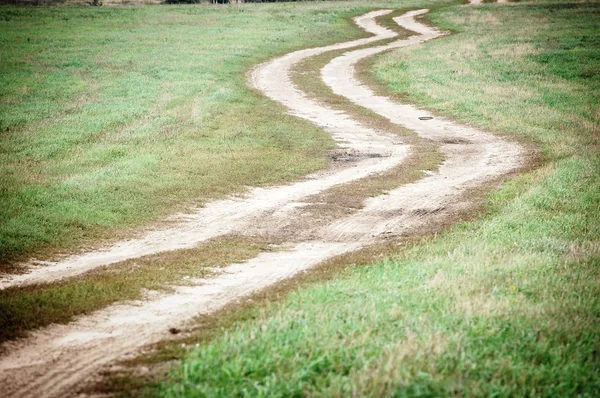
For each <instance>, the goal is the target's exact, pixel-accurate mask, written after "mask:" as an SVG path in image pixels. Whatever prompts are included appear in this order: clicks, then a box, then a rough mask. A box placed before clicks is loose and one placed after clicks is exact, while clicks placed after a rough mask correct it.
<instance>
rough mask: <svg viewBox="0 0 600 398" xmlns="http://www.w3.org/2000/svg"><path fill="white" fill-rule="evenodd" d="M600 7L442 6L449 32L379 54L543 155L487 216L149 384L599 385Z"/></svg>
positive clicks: (290, 306)
mask: <svg viewBox="0 0 600 398" xmlns="http://www.w3.org/2000/svg"><path fill="white" fill-rule="evenodd" d="M599 11H600V4H599V3H595V2H586V3H577V4H574V3H573V4H567V3H549V4H539V3H538V4H520V5H513V6H500V7H499V6H494V5H490V6H481V7H476V8H475V7H471V8H468V7H461V8H458V7H453V8H447V9H442V10H438V11H436V12H435V13H434V14H433V15H432V16H431V21H433V23H435V24H436V25H439V26H441V27H443V28H446V29H453V30H454V31H455V32H457V33H456V34H454V35H452V36H449V37H446V38H443V39H439V40H436V41H433V42H430V43H428V44H425V45H422V46H419V47H415V48H406V49H401V50H398V51H394V52H392V53H390V54H388V55H385V56H382V57H380V58H379V59H378V61H377V62H376V66H375V70H374V73H375V76H376V78H377V79H379V80H380V81H381V82H382V84H385V85H388V86H389V87H391V89H392V90H394V91H397V92H400V93H403V95H405V96H406V98H407V99H409V100H411V101H413V102H416V103H420V104H423V105H425V106H428V107H430V108H431V109H434V110H437V111H438V112H442V113H446V114H450V115H454V116H455V117H456V118H457V119H459V120H463V121H465V122H472V123H476V124H478V125H480V126H483V127H485V128H488V129H490V130H494V131H497V132H500V133H504V134H506V135H508V136H514V137H516V138H518V139H519V140H527V141H530V142H531V143H532V144H535V145H537V146H539V147H540V148H541V151H542V154H543V163H542V164H541V165H539V167H538V168H537V169H535V170H533V171H529V172H527V173H524V174H522V175H520V176H517V177H515V178H513V179H512V180H511V181H509V182H507V183H505V184H504V185H503V186H502V187H501V188H500V189H496V190H494V191H493V192H492V193H491V194H490V195H489V197H488V198H487V201H486V210H485V213H484V215H483V216H482V217H481V218H480V219H478V220H474V221H470V222H466V223H461V224H459V225H457V226H455V227H453V228H451V229H450V230H449V231H448V232H446V233H444V234H441V235H439V236H434V237H430V238H424V239H423V240H422V241H421V242H419V243H418V244H415V245H414V246H412V247H410V248H407V249H405V250H401V251H399V253H398V254H397V255H395V256H392V257H391V258H389V259H387V260H384V261H380V262H377V263H375V264H371V265H368V266H366V265H365V266H360V267H355V268H352V269H350V270H349V271H347V272H346V273H345V274H344V275H343V276H342V277H341V278H340V279H336V280H328V281H326V282H323V283H315V284H314V285H312V286H310V287H308V288H305V289H299V290H297V291H294V292H292V293H290V294H289V295H288V296H287V297H286V298H285V299H284V300H282V301H281V302H276V303H270V304H267V305H266V306H265V307H264V308H262V309H260V310H259V311H258V314H257V315H256V317H255V319H251V320H245V321H241V322H238V323H237V324H235V325H233V326H231V327H228V328H226V329H224V330H223V332H222V333H221V334H219V335H218V336H216V337H214V338H213V339H212V340H211V341H210V342H208V343H205V344H202V345H201V346H200V347H198V348H195V349H193V350H191V351H190V352H189V353H188V354H187V355H186V356H185V357H184V358H183V361H182V363H181V365H180V366H179V367H178V368H177V369H176V370H175V371H174V372H173V373H172V375H171V376H170V378H169V379H168V380H166V381H165V382H163V383H162V384H161V385H160V386H158V390H150V392H149V394H150V395H153V394H160V395H162V396H305V395H309V396H311V395H319V396H350V395H358V396H397V397H401V396H448V395H467V396H533V395H535V396H553V397H554V396H595V395H596V394H597V392H598V391H599V390H600V354H599V353H600V319H599V314H600V299H599V297H600V294H599V293H600V292H599V288H598V286H600V272H599V271H600V222H599V221H600V220H599V214H600V196H599V195H598V192H600V173H599V171H600V159H599V156H598V150H599V149H600V146H599V145H598V144H599V140H598V138H599V137H600V134H599V131H598V129H599V124H598V115H599V98H600V95H599V94H600V92H599V86H600V79H598V78H597V77H598V74H597V71H598V67H599V66H600V62H599V59H600V46H598V41H599V40H600V31H598V29H597V21H598V17H599V16H600V15H599Z"/></svg>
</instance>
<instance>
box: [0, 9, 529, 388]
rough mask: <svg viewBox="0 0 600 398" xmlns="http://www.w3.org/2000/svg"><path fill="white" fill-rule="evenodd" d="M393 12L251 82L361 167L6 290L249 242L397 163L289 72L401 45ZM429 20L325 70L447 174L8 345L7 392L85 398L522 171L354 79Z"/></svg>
mask: <svg viewBox="0 0 600 398" xmlns="http://www.w3.org/2000/svg"><path fill="white" fill-rule="evenodd" d="M389 12H391V11H389V10H382V11H376V12H371V13H368V14H366V15H364V16H361V17H358V18H356V19H355V21H356V23H357V24H358V25H359V26H360V27H362V28H363V29H364V30H365V31H367V32H369V33H371V34H373V36H371V37H368V38H365V39H360V40H355V41H352V42H348V43H340V44H336V45H332V46H327V47H321V48H313V49H306V50H301V51H296V52H293V53H290V54H288V55H285V56H283V57H280V58H277V59H275V60H272V61H270V62H268V63H265V64H263V65H260V66H258V67H257V68H256V69H255V70H254V71H252V73H251V76H250V80H251V82H252V84H253V86H254V87H256V88H257V89H259V90H260V91H262V92H263V93H264V94H265V95H267V96H268V97H270V98H271V99H273V100H274V101H277V102H278V103H280V104H282V105H284V106H285V107H287V109H288V110H289V112H290V113H292V114H294V115H296V116H298V117H302V118H304V119H307V120H310V121H312V122H314V123H316V124H318V125H320V126H322V127H323V128H324V129H325V130H327V131H328V132H330V133H331V134H332V136H333V137H334V139H336V141H337V142H338V144H339V148H338V150H337V152H336V153H337V154H339V156H340V157H343V158H353V161H347V162H346V161H344V162H334V163H337V164H338V166H336V167H335V168H333V169H332V170H329V171H325V172H322V173H318V174H315V175H312V176H309V177H307V178H306V180H303V181H300V182H296V183H294V184H291V185H287V186H280V187H272V188H261V189H253V190H251V191H250V192H249V193H248V194H247V195H245V196H243V197H238V198H231V199H228V200H224V201H218V202H214V203H212V204H209V205H208V206H206V207H205V208H202V209H199V210H198V211H197V212H196V213H194V214H190V215H180V216H178V219H179V220H180V221H179V222H178V223H176V224H175V225H174V226H173V227H171V228H169V229H167V230H160V231H158V230H157V231H153V232H151V233H149V234H147V235H146V236H145V237H143V238H140V239H136V240H131V241H127V242H122V243H119V244H117V245H115V246H113V247H110V248H108V249H105V250H100V251H96V252H92V253H87V254H83V255H79V256H74V257H71V258H69V259H67V260H65V261H61V262H58V263H51V264H42V265H39V266H38V267H35V268H32V269H31V272H29V273H28V274H24V275H19V276H14V277H12V278H11V279H3V280H1V281H0V286H1V287H4V288H6V287H9V286H16V285H22V284H30V283H48V282H52V281H56V280H58V279H62V278H68V277H71V276H74V275H78V274H81V273H83V272H85V271H87V270H90V269H92V268H94V267H98V266H101V265H106V264H111V263H115V262H118V261H121V260H124V259H128V258H135V257H139V256H142V255H146V254H151V253H157V252H161V251H166V250H176V249H179V248H186V247H192V246H195V245H196V244H198V243H199V242H202V241H204V240H207V239H209V238H213V237H217V236H221V235H225V234H228V233H232V232H236V233H242V234H243V233H245V232H247V231H251V230H252V229H253V227H254V225H256V223H257V220H259V219H260V220H268V221H267V224H268V225H271V226H272V227H271V228H272V229H273V231H275V232H277V231H278V229H279V228H283V227H284V226H286V225H287V226H289V225H292V226H293V225H294V223H301V222H302V220H303V219H304V218H306V217H310V212H306V211H305V209H304V207H305V203H304V202H302V200H303V199H304V198H307V197H309V196H311V195H315V194H317V193H319V192H322V191H324V190H326V189H328V188H331V187H334V186H336V185H340V184H345V183H348V182H351V181H356V180H359V179H364V178H369V176H373V175H376V174H377V173H383V172H386V171H389V170H391V169H392V168H394V167H395V166H397V165H398V164H399V163H400V162H402V161H403V160H404V159H405V158H406V156H407V154H408V153H409V152H410V151H411V147H409V146H408V145H406V144H404V143H402V142H401V141H400V139H399V138H398V137H397V136H393V135H388V134H385V133H381V132H379V131H376V130H374V129H372V128H367V127H365V126H364V125H363V124H361V123H360V122H358V121H356V120H355V119H353V118H352V117H351V116H349V115H348V114H346V113H343V112H340V111H335V110H333V109H330V108H328V107H327V106H324V105H322V104H320V103H319V102H318V101H316V100H314V99H310V98H309V97H308V96H307V95H305V94H304V93H303V92H301V91H299V90H298V89H297V88H296V87H295V86H294V84H293V83H292V82H291V80H290V77H289V76H290V69H291V68H292V67H293V66H294V65H296V64H297V63H299V62H301V61H302V60H304V59H306V58H308V57H311V56H315V55H318V54H322V53H324V52H326V51H332V50H340V49H346V48H351V47H356V46H363V45H365V44H370V43H375V42H376V41H379V40H383V39H390V38H393V37H395V36H396V33H394V32H392V31H390V30H388V29H386V28H383V27H380V26H378V25H377V24H376V22H375V18H376V17H378V16H381V15H384V14H386V13H389ZM425 12H427V10H419V11H413V12H409V13H407V14H405V15H403V16H401V17H398V18H395V21H396V22H397V23H398V24H399V25H400V26H402V27H404V28H406V29H409V30H411V31H414V32H416V34H415V35H414V36H411V37H409V38H408V39H405V40H398V41H395V42H393V43H391V44H387V45H383V46H377V47H369V48H366V49H361V50H357V51H350V52H347V53H345V54H344V55H342V56H340V57H337V58H335V59H333V60H332V61H331V62H330V63H329V64H328V65H326V66H325V67H324V68H323V69H322V78H323V80H324V81H325V82H326V83H327V84H328V85H329V86H330V87H331V88H332V90H333V91H334V92H335V93H336V94H339V95H342V96H344V97H347V98H349V99H350V100H351V101H352V102H354V103H355V104H357V105H360V106H363V107H366V108H368V109H370V110H372V111H374V112H376V113H378V114H379V115H381V116H383V117H386V118H388V119H389V120H390V121H391V122H392V123H396V124H400V125H402V126H405V127H407V128H410V129H412V130H414V131H415V132H416V133H417V134H418V135H419V137H421V138H422V139H425V140H430V141H431V142H434V143H435V144H436V145H438V146H439V150H440V151H442V152H443V153H444V154H445V156H446V161H444V163H443V164H442V165H441V166H440V168H439V170H438V171H437V172H435V173H429V175H428V176H427V177H425V178H423V179H421V180H419V181H417V182H414V183H410V184H406V185H402V186H400V187H398V188H396V189H394V190H392V191H390V192H388V193H386V194H383V195H379V196H377V197H374V198H370V199H368V200H366V201H365V203H364V206H363V207H362V208H360V209H357V210H356V211H355V212H353V213H352V214H349V215H347V216H344V217H342V218H338V219H335V220H333V221H331V220H329V221H328V222H327V223H325V224H323V223H321V224H315V225H316V226H314V227H312V228H313V231H312V232H311V234H310V236H311V238H310V239H309V240H302V239H298V238H296V239H291V240H289V241H288V242H284V243H282V244H281V246H280V247H279V249H280V250H278V251H274V252H268V253H263V254H261V255H259V256H258V257H256V258H253V259H251V260H249V261H247V262H245V263H243V264H232V265H230V266H228V267H226V268H224V269H223V270H222V271H221V272H220V273H219V274H218V275H217V276H215V277H214V278H211V279H208V280H197V281H193V282H194V283H189V282H190V281H189V280H188V281H186V282H187V285H186V286H178V287H174V290H173V291H172V292H170V293H168V294H149V296H148V298H147V299H146V300H143V301H140V302H133V303H123V304H118V305H113V306H110V307H108V308H106V309H104V310H101V311H97V312H95V313H92V314H89V315H86V316H82V317H80V318H78V319H77V320H76V321H74V322H72V323H71V324H68V325H64V326H59V325H54V326H51V327H48V328H46V329H45V330H42V331H38V332H35V333H32V334H31V336H30V337H29V338H26V339H23V340H20V341H15V342H10V343H6V344H4V345H3V346H2V347H0V350H1V351H2V352H4V355H3V356H2V357H1V358H0V359H1V361H0V383H1V384H2V385H3V394H6V395H7V396H14V397H29V396H42V397H54V396H60V397H63V396H71V395H76V394H77V392H78V391H79V388H80V387H81V386H82V385H83V384H85V382H86V381H88V380H90V378H93V376H94V375H95V374H97V373H98V372H99V371H101V370H102V369H103V368H104V367H109V366H111V364H114V363H115V362H116V361H118V360H123V359H126V358H128V357H131V356H135V355H136V354H137V353H138V352H139V350H140V349H141V348H142V347H144V346H147V345H149V344H152V343H156V342H158V341H161V340H165V339H169V338H170V337H171V336H172V330H183V329H185V328H186V324H187V323H188V322H189V321H190V320H191V319H193V318H194V317H195V316H197V315H199V314H209V313H212V312H215V311H217V310H219V309H220V308H223V307H224V306H225V305H227V304H231V303H232V302H235V301H236V300H239V299H240V298H241V297H244V296H246V295H249V294H251V293H253V292H256V291H258V290H261V289H264V288H266V287H268V286H270V285H273V284H275V283H277V282H279V281H281V280H283V279H285V278H290V277H292V276H294V275H296V274H298V273H299V272H302V271H304V270H307V269H308V268H310V267H313V266H315V265H316V264H319V263H321V262H323V261H324V260H326V259H328V258H331V257H333V256H337V255H340V254H343V253H347V252H350V251H354V250H357V249H360V248H362V247H365V246H368V245H371V244H376V243H378V242H381V241H382V240H385V239H389V238H390V236H397V235H398V236H399V235H407V234H412V233H416V232H418V231H419V230H422V229H427V226H428V225H431V224H432V223H440V222H443V221H444V220H445V219H448V218H451V216H452V215H453V214H454V213H456V212H457V211H459V210H462V209H464V208H465V207H468V206H469V205H470V203H469V202H468V201H467V199H465V195H464V193H465V192H466V191H467V190H469V189H473V188H476V187H478V186H480V185H482V184H483V183H485V182H486V181H489V180H492V179H495V178H498V177H499V176H502V175H506V174H508V173H510V172H513V171H515V170H517V169H518V168H519V167H521V166H522V165H523V163H524V151H523V150H522V149H521V148H520V146H518V145H517V144H516V143H512V142H508V141H506V140H504V139H503V138H501V137H497V136H494V135H492V134H490V133H486V132H482V131H479V130H477V129H474V128H471V127H465V126H460V125H458V124H456V123H453V122H452V121H450V120H446V119H443V118H439V117H437V116H435V115H433V114H430V113H429V112H427V111H425V110H421V109H419V108H416V107H414V106H412V105H403V104H398V103H395V102H394V101H392V100H390V99H389V98H386V97H383V96H378V95H375V94H374V93H373V92H372V91H371V90H370V89H369V88H368V87H366V86H364V85H362V84H361V83H360V82H359V81H357V79H356V78H355V70H354V67H355V64H356V62H358V61H360V60H361V59H364V58H366V57H369V56H372V55H375V54H377V53H380V52H383V51H388V50H390V49H393V48H398V47H402V46H408V45H416V44H418V43H421V42H423V41H426V40H431V39H433V38H436V37H439V36H442V35H443V34H444V33H443V32H440V31H438V30H435V29H433V28H430V27H427V26H425V25H423V24H420V23H419V22H417V21H416V20H415V17H417V16H419V15H422V14H424V13H425ZM340 164H341V165H340ZM311 225H312V224H311Z"/></svg>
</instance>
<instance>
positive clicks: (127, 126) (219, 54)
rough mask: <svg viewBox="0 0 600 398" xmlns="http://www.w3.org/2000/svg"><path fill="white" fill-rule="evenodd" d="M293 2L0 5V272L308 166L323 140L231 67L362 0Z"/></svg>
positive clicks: (298, 41) (327, 38)
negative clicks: (19, 261)
mask: <svg viewBox="0 0 600 398" xmlns="http://www.w3.org/2000/svg"><path fill="white" fill-rule="evenodd" d="M296 9H297V7H295V5H293V4H289V5H287V6H274V5H271V6H269V5H264V6H260V7H255V6H253V5H247V6H236V7H210V6H203V7H198V6H196V7H194V6H185V7H175V6H173V7H132V8H108V7H86V8H62V7H61V8H14V7H1V8H0V43H1V46H0V59H1V63H0V70H1V71H2V73H0V79H1V80H0V130H1V131H2V135H1V139H0V260H2V262H3V263H4V264H3V265H0V267H2V268H0V271H9V270H10V264H9V261H11V260H15V259H20V258H25V257H27V256H30V255H42V256H48V255H52V254H55V253H57V252H59V251H61V250H62V251H64V250H69V249H73V248H75V247H78V246H81V245H82V244H89V243H92V242H94V243H98V241H99V240H101V239H110V238H112V239H114V238H115V237H122V236H126V235H128V234H129V235H130V234H131V233H132V232H131V230H130V228H132V227H139V226H144V225H148V223H149V222H151V221H156V220H159V219H160V218H161V217H163V216H165V215H168V214H171V213H173V212H174V211H178V210H184V209H186V208H189V207H193V206H199V205H201V204H202V203H204V202H205V201H206V200H208V199H213V198H219V197H223V196H224V195H226V194H229V193H231V192H236V191H237V192H239V191H242V190H244V189H245V187H247V186H255V185H261V184H269V183H274V182H281V181H284V180H289V179H293V178H295V177H298V176H301V175H303V174H306V173H307V172H310V171H312V170H315V169H318V168H321V167H323V166H324V165H325V163H326V160H325V151H326V150H327V149H328V148H330V147H331V146H332V141H331V140H330V138H329V137H328V136H327V135H326V134H324V133H322V132H321V131H319V130H318V129H316V128H315V127H314V126H312V125H310V124H308V123H306V122H303V121H301V120H299V119H297V118H293V117H289V116H285V115H284V114H283V112H282V111H281V109H280V108H279V107H277V106H274V105H273V104H272V103H271V102H269V101H267V100H266V99H264V98H263V97H261V96H260V95H258V94H256V93H254V92H253V91H252V90H250V89H248V88H247V86H246V82H245V79H246V76H245V73H246V71H247V70H248V69H249V68H250V67H251V66H253V65H255V64H257V63H259V62H260V61H262V60H265V59H268V58H271V57H273V56H275V55H276V54H279V53H284V52H288V51H291V50H292V49H294V48H299V47H303V46H307V45H308V46H310V45H316V44H320V43H331V42H334V41H337V40H346V39H348V38H353V37H357V36H360V35H362V34H361V32H360V31H358V30H357V29H355V28H353V27H352V26H351V24H350V22H349V21H348V20H347V19H346V18H344V17H345V16H347V15H350V14H357V13H360V12H363V10H365V9H366V8H365V6H364V5H363V6H358V5H357V4H355V5H354V6H348V5H345V6H341V5H340V6H334V7H332V8H326V7H323V6H322V5H318V4H316V5H313V6H311V5H303V12H301V13H299V12H296ZM309 29H310V34H309ZM249 32H251V33H250V34H249Z"/></svg>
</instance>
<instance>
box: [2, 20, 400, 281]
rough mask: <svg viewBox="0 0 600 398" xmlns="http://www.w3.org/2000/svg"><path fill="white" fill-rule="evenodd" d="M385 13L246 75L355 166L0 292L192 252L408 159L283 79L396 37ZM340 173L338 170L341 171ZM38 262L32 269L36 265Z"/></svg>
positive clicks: (63, 264)
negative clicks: (319, 58)
mask: <svg viewBox="0 0 600 398" xmlns="http://www.w3.org/2000/svg"><path fill="white" fill-rule="evenodd" d="M390 12H391V10H380V11H374V12H370V13H368V14H365V15H363V16H360V17H357V18H355V22H356V24H357V25H358V26H360V27H361V28H363V29H364V30H365V31H366V32H368V33H371V34H373V35H374V36H372V37H368V38H364V39H359V40H354V41H350V42H347V43H339V44H335V45H331V46H326V47H319V48H312V49H306V50H300V51H295V52H293V53H290V54H288V55H286V56H284V57H281V58H277V59H274V60H272V61H269V62H267V63H265V64H263V65H260V66H258V67H257V68H256V69H255V70H254V71H253V73H252V76H251V81H252V84H253V85H254V87H255V88H257V89H259V90H261V91H262V92H264V93H265V94H266V95H267V96H269V97H270V98H272V99H273V100H275V101H278V102H280V103H282V104H283V105H285V106H286V107H287V108H288V110H289V112H290V113H292V114H294V115H297V116H299V117H302V118H304V119H307V120H310V121H311V122H314V123H316V124H317V125H319V126H321V127H323V128H324V129H325V130H326V131H328V132H329V133H330V134H331V135H332V136H333V138H334V139H335V140H336V141H337V143H338V147H339V148H338V150H339V151H347V152H348V153H349V154H351V155H352V157H353V159H356V160H357V161H355V162H349V163H347V164H346V165H345V167H337V168H336V171H324V172H320V173H316V174H313V175H309V176H308V177H306V179H305V180H303V181H300V182H298V183H295V184H291V185H285V186H277V187H271V188H254V189H252V190H251V191H250V192H249V193H248V194H246V195H244V196H243V197H238V198H231V199H227V200H221V201H216V202H212V203H209V204H207V205H206V206H205V207H203V208H201V209H199V210H198V211H197V212H195V213H193V214H180V215H177V216H175V217H174V220H175V221H177V222H176V224H175V225H174V226H173V227H170V228H167V229H162V230H156V231H151V232H149V233H147V234H146V235H145V236H143V237H142V238H139V239H132V240H128V241H123V242H118V243H116V244H115V245H113V246H111V247H109V248H106V249H102V250H98V251H93V252H89V253H84V254H81V255H75V256H72V257H69V258H66V259H64V260H62V261H59V262H39V261H38V262H37V263H34V264H32V265H30V266H28V267H27V268H28V271H29V272H28V273H26V274H22V275H5V276H4V277H2V278H0V290H1V289H6V288H8V287H12V286H20V285H28V284H35V283H49V282H53V281H56V280H60V279H63V278H69V277H73V276H76V275H79V274H82V273H84V272H86V271H89V270H91V269H94V268H96V267H100V266H103V265H108V264H113V263H117V262H119V261H124V260H127V259H130V258H137V257H141V256H144V255H149V254H155V253H159V252H164V251H169V250H177V249H185V248H191V247H194V246H196V245H197V244H198V243H200V242H203V241H206V240H208V239H210V238H214V237H217V236H222V235H225V234H228V233H232V232H239V231H244V230H246V229H247V228H249V227H251V224H252V223H253V220H255V219H256V217H260V216H262V215H263V214H264V215H265V216H266V215H268V214H269V213H271V212H274V211H277V210H278V209H281V208H282V207H285V206H288V207H294V202H297V201H299V200H301V199H303V198H306V197H308V196H312V195H315V194H318V193H319V192H322V191H324V190H326V189H328V188H331V187H333V186H336V185H340V184H346V183H348V182H351V181H356V180H359V179H361V178H365V177H368V176H370V175H373V174H376V173H381V172H385V171H387V170H390V169H392V168H393V167H395V166H397V165H398V164H399V163H400V162H402V160H403V159H404V158H405V157H406V155H407V154H408V150H409V148H408V146H407V145H403V144H402V142H401V141H400V140H399V139H398V137H395V136H390V135H387V134H383V133H381V132H378V131H375V130H372V129H369V128H366V127H364V126H362V125H361V124H360V123H358V122H356V121H354V120H353V119H352V118H350V117H349V116H347V115H346V114H344V113H342V112H338V111H334V110H332V109H330V108H327V107H325V106H322V105H321V104H319V103H318V102H317V101H315V100H312V99H309V98H308V97H307V96H306V95H304V93H302V92H300V91H298V90H297V89H296V88H295V87H294V85H293V84H292V82H291V81H290V78H289V73H290V70H291V68H293V67H294V65H296V64H298V63H299V62H301V61H303V60H304V59H306V58H309V57H311V56H315V55H318V54H322V53H324V52H327V51H332V50H339V49H344V48H350V47H356V46H360V45H365V44H369V43H373V42H375V41H379V40H383V39H387V38H391V37H395V36H397V34H396V33H395V32H392V31H390V30H388V29H385V28H383V27H380V26H379V25H377V24H376V23H375V18H376V17H379V16H382V15H385V14H389V13H390ZM340 169H341V170H340ZM36 264H37V265H36Z"/></svg>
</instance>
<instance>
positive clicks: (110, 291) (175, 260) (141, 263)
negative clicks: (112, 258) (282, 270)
mask: <svg viewBox="0 0 600 398" xmlns="http://www.w3.org/2000/svg"><path fill="white" fill-rule="evenodd" d="M270 250H272V248H271V247H270V246H269V244H268V243H267V242H265V241H264V240H260V239H250V238H244V237H240V236H227V237H225V238H221V239H215V240H211V241H208V242H205V243H203V244H201V245H198V246H197V247H195V248H192V249H185V250H176V251H170V252H165V253H159V254H154V255H148V256H144V257H140V258H136V259H131V260H126V261H122V262H120V263H116V264H112V265H110V266H106V267H101V268H97V269H95V270H93V271H90V272H87V273H86V274H84V275H82V276H79V277H76V278H71V279H69V280H66V281H60V282H56V283H51V284H42V285H30V286H24V287H16V288H10V289H4V290H0V343H2V342H4V341H6V340H12V339H15V338H18V337H24V336H26V335H27V332H29V331H31V330H34V329H38V328H41V327H44V326H48V325H50V324H53V323H61V324H67V323H69V322H70V321H72V320H73V318H74V317H75V316H77V315H83V314H88V313H90V312H92V311H95V310H99V309H102V308H105V307H107V306H109V305H110V304H113V303H115V302H117V301H124V300H137V299H143V298H144V295H145V292H148V291H163V292H165V291H166V292H168V291H169V290H170V286H172V285H174V284H177V285H182V284H185V283H186V279H187V278H208V277H211V276H213V275H215V273H216V272H215V270H214V268H218V267H224V266H226V265H229V264H232V263H239V262H243V261H246V260H248V259H250V258H253V257H256V256H257V255H258V254H259V253H261V252H264V251H270ZM165 327H168V325H166V326H165Z"/></svg>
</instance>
